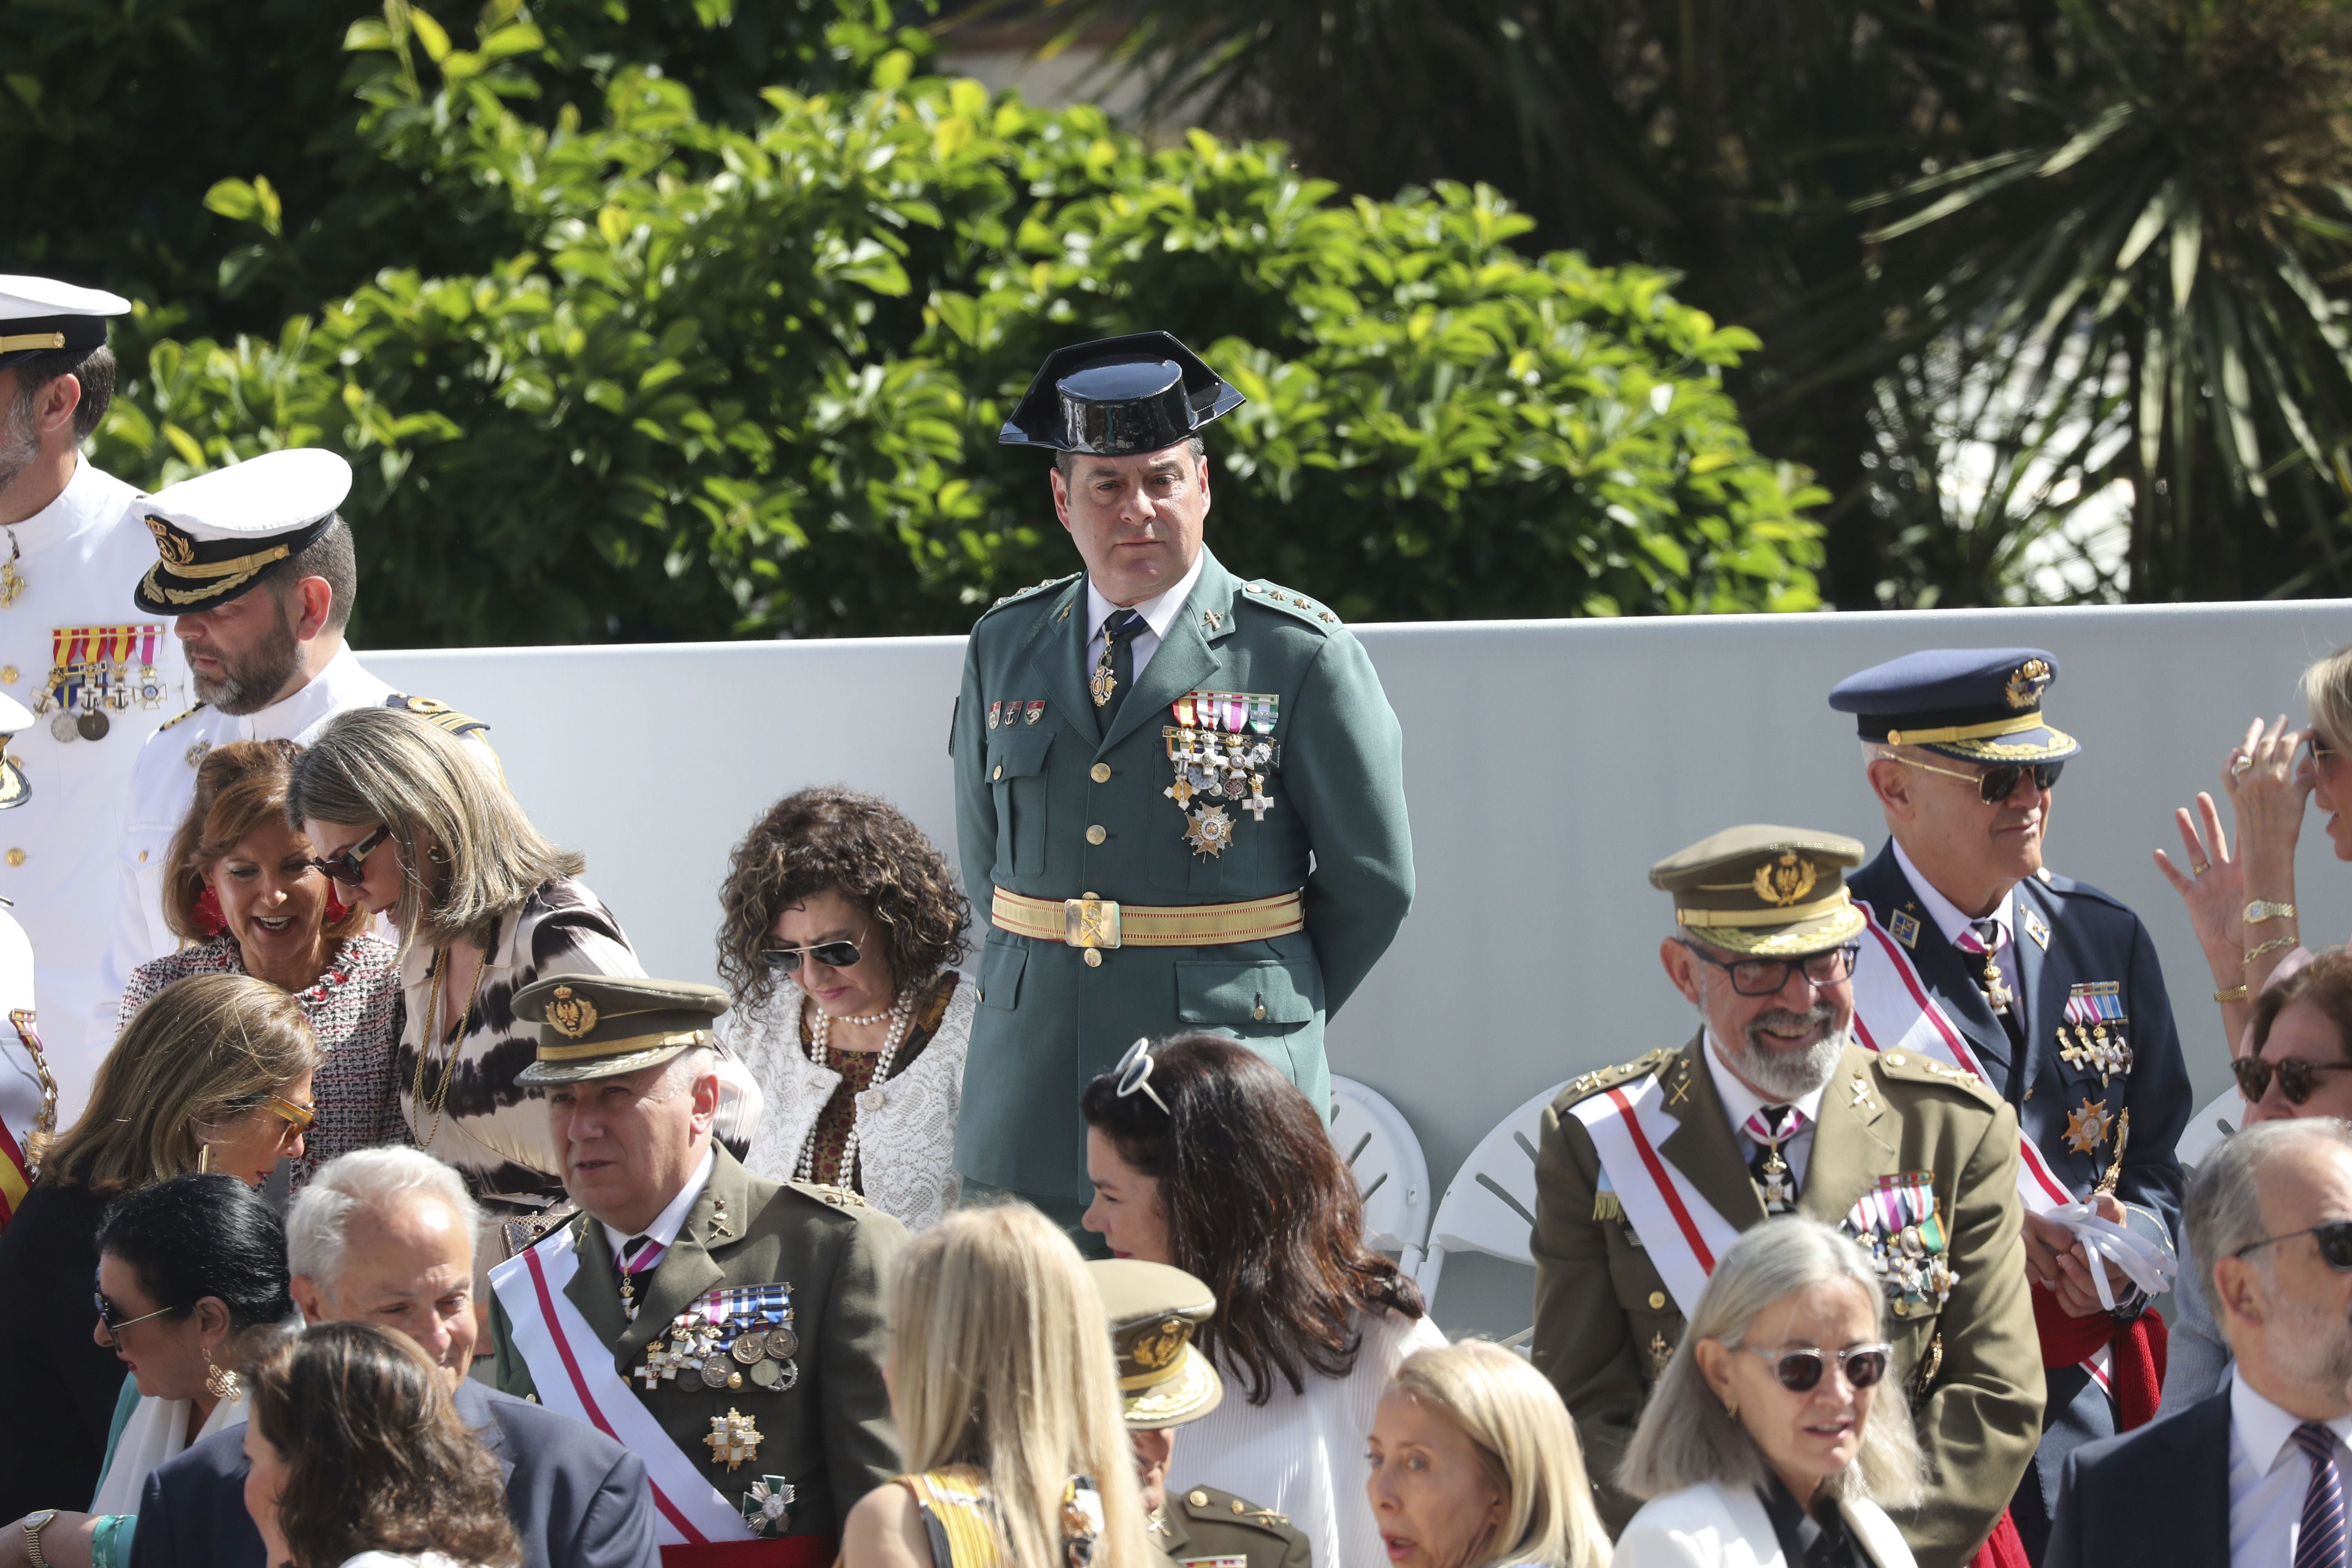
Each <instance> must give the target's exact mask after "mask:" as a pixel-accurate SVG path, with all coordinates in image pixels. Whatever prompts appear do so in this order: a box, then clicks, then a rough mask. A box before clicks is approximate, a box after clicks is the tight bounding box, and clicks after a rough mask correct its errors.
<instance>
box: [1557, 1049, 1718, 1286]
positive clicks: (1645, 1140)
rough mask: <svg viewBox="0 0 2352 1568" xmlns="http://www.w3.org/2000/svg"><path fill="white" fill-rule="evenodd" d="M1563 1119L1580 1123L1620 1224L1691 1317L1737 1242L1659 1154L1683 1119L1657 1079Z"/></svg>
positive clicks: (1579, 1105) (1608, 1092) (1605, 1095)
mask: <svg viewBox="0 0 2352 1568" xmlns="http://www.w3.org/2000/svg"><path fill="white" fill-rule="evenodd" d="M1569 1114H1570V1115H1571V1116H1573V1117H1575V1118H1576V1119H1577V1120H1578V1121H1581V1122H1582V1123H1584V1130H1585V1132H1586V1133H1587V1134H1588V1135H1589V1136H1590V1137H1591V1139H1592V1149H1593V1152H1595V1153H1597V1154H1599V1155H1600V1156H1601V1170H1602V1171H1603V1172H1605V1173H1607V1175H1608V1178H1609V1182H1610V1184H1611V1185H1612V1186H1613V1187H1614V1188H1615V1189H1616V1193H1617V1201H1618V1203H1619V1204H1620V1205H1622V1207H1623V1209H1624V1213H1625V1222H1626V1223H1627V1224H1628V1225H1630V1226H1633V1234H1634V1235H1636V1236H1638V1237H1641V1238H1642V1246H1643V1249H1644V1250H1646V1251H1647V1252H1648V1253H1649V1255H1650V1263H1651V1266H1652V1267H1654V1268H1656V1269H1657V1271H1658V1278H1659V1279H1662V1280H1664V1282H1665V1287H1666V1289H1667V1290H1668V1291H1669V1292H1671V1293H1672V1294H1673V1296H1674V1299H1675V1306H1677V1307H1679V1308H1681V1309H1682V1314H1683V1316H1684V1317H1685V1319H1687V1318H1689V1317H1690V1316H1691V1315H1692V1313H1693V1312H1695V1311H1696V1310H1697V1308H1698V1293H1699V1292H1700V1291H1701V1290H1703V1289H1706V1277H1707V1276H1708V1275H1710V1274H1712V1273H1714V1272H1715V1260H1716V1259H1717V1258H1720V1257H1722V1256H1723V1252H1724V1249H1725V1248H1726V1247H1729V1246H1730V1245H1731V1244H1732V1243H1733V1242H1735V1241H1737V1240H1738V1239H1739V1227H1738V1226H1736V1225H1734V1224H1732V1223H1731V1222H1730V1221H1729V1220H1727V1219H1726V1218H1724V1217H1723V1215H1721V1214H1720V1213H1718V1212H1717V1209H1716V1207H1715V1205H1712V1204H1710V1203H1708V1202H1707V1201H1706V1198H1704V1197H1702V1196H1700V1195H1699V1190H1698V1189H1697V1188H1696V1187H1695V1186H1693V1185H1692V1184H1691V1181H1690V1178H1689V1177H1688V1176H1685V1175H1684V1174H1683V1173H1682V1172H1680V1171H1678V1170H1676V1169H1675V1167H1674V1166H1673V1165H1672V1164H1669V1163H1667V1161H1666V1159H1665V1156H1664V1155H1663V1154H1660V1153H1659V1152H1658V1147H1659V1145H1660V1144H1662V1143H1664V1142H1665V1141H1666V1139H1667V1137H1668V1136H1669V1135H1670V1134H1672V1133H1673V1131H1675V1128H1677V1127H1679V1126H1681V1125H1682V1121H1681V1119H1680V1118H1678V1117H1676V1116H1675V1115H1673V1114H1671V1113H1670V1112H1669V1111H1668V1110H1666V1104H1665V1094H1664V1090H1663V1089H1662V1088H1661V1087H1660V1085H1659V1083H1658V1076H1657V1074H1655V1073H1652V1074H1651V1075H1650V1076H1649V1077H1647V1078H1645V1079H1641V1080H1640V1081H1639V1082H1637V1083H1626V1084H1619V1085H1618V1086H1617V1087H1616V1088H1614V1089H1603V1090H1602V1091H1601V1092H1600V1093H1599V1094H1595V1095H1589V1096H1587V1097H1586V1098H1585V1099H1583V1100H1578V1101H1577V1102H1576V1103H1575V1104H1574V1105H1572V1106H1570V1107H1569Z"/></svg>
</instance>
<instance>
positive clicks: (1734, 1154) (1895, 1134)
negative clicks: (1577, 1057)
mask: <svg viewBox="0 0 2352 1568" xmlns="http://www.w3.org/2000/svg"><path fill="white" fill-rule="evenodd" d="M1861 861H1862V846H1861V845H1860V844H1859V843H1857V842H1855V841H1854V840H1853V839H1851V838H1847V837H1843V836H1841V835H1838V834H1834V833H1812V832H1807V831H1804V830H1802V829H1799V828H1790V827H1769V826H1742V827H1732V828H1727V829H1726V830H1724V831H1723V832H1721V833H1718V834H1716V835H1715V836H1714V837H1710V838H1706V839H1703V840H1701V841H1700V842H1699V843H1696V844H1694V845H1692V846H1691V847H1689V848H1687V849H1685V850H1683V851H1681V852H1680V853H1678V854H1675V855H1672V856H1669V857H1667V858H1665V859H1664V860H1661V861H1659V862H1658V863H1657V864H1656V865H1655V866H1654V867H1652V868H1650V881H1651V884H1652V885H1653V886H1654V887H1657V888H1660V889H1664V890H1665V891H1667V892H1670V893H1672V894H1673V895H1674V900H1675V931H1674V932H1673V933H1672V934H1671V935H1669V936H1668V937H1667V938H1666V939H1665V940H1664V942H1663V943H1662V944H1661V945H1660V947H1659V950H1658V952H1659V958H1660V960H1661V961H1662V962H1663V963H1664V965H1665V970H1666V975H1667V978H1669V979H1670V980H1672V981H1673V982H1674V984H1675V989H1676V990H1677V991H1679V992H1681V993H1682V994H1683V995H1684V997H1685V999H1687V1000H1688V1001H1689V1002H1690V1003H1691V1004H1692V1005H1694V1006H1696V1008H1697V1009H1698V1014H1699V1021H1700V1028H1699V1032H1698V1035H1697V1037H1696V1038H1694V1039H1692V1040H1691V1041H1690V1043H1689V1044H1687V1045H1685V1046H1684V1047H1682V1048H1681V1049H1680V1050H1663V1049H1662V1050H1655V1051H1652V1052H1651V1053H1650V1054H1649V1055H1647V1056H1645V1057H1643V1058H1641V1059H1639V1060H1638V1061H1633V1062H1628V1063H1626V1064H1625V1065H1623V1066H1622V1067H1614V1068H1605V1069H1603V1070H1602V1071H1600V1072H1593V1073H1587V1074H1585V1075H1583V1076H1582V1077H1580V1078H1579V1079H1575V1080H1574V1081H1573V1082H1571V1083H1570V1085H1569V1086H1568V1089H1567V1090H1566V1091H1565V1092H1563V1093H1562V1094H1561V1096H1560V1097H1559V1100H1557V1101H1555V1102H1554V1103H1553V1105H1552V1106H1551V1107H1550V1109H1549V1110H1546V1111H1545V1112H1544V1120H1543V1132H1542V1147H1541V1148H1540V1149H1539V1150H1538V1153H1537V1157H1536V1226H1535V1236H1534V1243H1535V1257H1536V1321H1535V1333H1534V1346H1533V1354H1534V1359H1535V1364H1536V1366H1537V1367H1538V1369H1539V1370H1540V1371H1542V1372H1543V1373H1545V1375H1547V1376H1549V1378H1550V1379H1551V1380H1552V1383H1553V1384H1554V1386H1556V1387H1557V1388H1558V1389H1559V1393H1560V1397H1561V1398H1562V1399H1563V1400H1564V1401H1565V1402H1566V1403H1567V1405H1568V1408H1569V1412H1570V1415H1573V1416H1575V1418H1576V1425H1577V1433H1578V1436H1580V1438H1581V1439H1582V1441H1583V1445H1584V1453H1585V1463H1586V1466H1587V1468H1589V1469H1590V1470H1591V1474H1592V1475H1593V1476H1594V1477H1595V1478H1596V1479H1599V1478H1606V1477H1608V1476H1610V1475H1612V1474H1613V1473H1614V1471H1615V1470H1616V1468H1617V1462H1618V1459H1619V1458H1620V1457H1621V1456H1622V1453H1623V1451H1624V1447H1625V1443H1626V1440H1627V1439H1628V1438H1629V1437H1631V1436H1632V1435H1633V1426H1634V1423H1635V1421H1636V1420H1637V1419H1638V1418H1639V1416H1640V1415H1641V1412H1642V1405H1643V1401H1644V1399H1646V1398H1647V1396H1648V1394H1649V1390H1650V1386H1651V1384H1654V1383H1655V1382H1656V1381H1657V1378H1658V1374H1659V1373H1660V1372H1661V1371H1663V1370H1664V1367H1665V1365H1666V1363H1667V1362H1668V1360H1669V1359H1670V1358H1671V1357H1672V1356H1673V1355H1674V1353H1675V1346H1676V1344H1677V1343H1678V1342H1680V1340H1681V1338H1682V1333H1683V1328H1684V1325H1685V1322H1686V1321H1688V1320H1689V1317H1690V1313H1691V1310H1692V1309H1693V1308H1694V1307H1695V1306H1696V1302H1697V1300H1698V1294H1699V1291H1700V1290H1701V1289H1704V1288H1705V1286H1706V1278H1707V1275H1708V1273H1709V1271H1710V1270H1712V1269H1713V1268H1714V1266H1715V1259H1716V1258H1717V1257H1719V1256H1721V1254H1722V1252H1723V1249H1724V1248H1725V1247H1727V1246H1728V1245H1730V1243H1731V1242H1732V1241H1733V1240H1734V1239H1735V1238H1737V1237H1738V1235H1739V1233H1740V1232H1741V1231H1744V1230H1746V1229H1748V1227H1750V1226H1756V1225H1760V1224H1762V1223H1763V1221H1764V1220H1765V1219H1766V1217H1767V1216H1769V1215H1778V1214H1791V1213H1793V1214H1801V1215H1808V1216H1810V1217H1811V1218H1813V1219H1816V1220H1819V1221H1821V1222H1822V1223H1823V1224H1825V1225H1830V1226H1839V1227H1842V1228H1843V1229H1844V1230H1845V1231H1846V1232H1847V1234H1849V1235H1851V1236H1853V1237H1854V1238H1855V1239H1856V1241H1857V1242H1858V1243H1859V1244H1860V1245H1861V1246H1863V1247H1864V1248H1865V1249H1866V1250H1868V1251H1869V1252H1870V1254H1871V1256H1872V1258H1873V1261H1874V1263H1875V1264H1876V1266H1877V1268H1878V1271H1879V1275H1880V1279H1881V1281H1882V1283H1883V1284H1884V1286H1885V1291H1886V1296H1887V1303H1888V1317H1887V1320H1886V1321H1887V1323H1888V1326H1889V1329H1890V1333H1889V1338H1890V1339H1891V1340H1892V1342H1893V1343H1894V1346H1895V1363H1894V1367H1893V1370H1892V1371H1890V1372H1889V1373H1888V1376H1889V1378H1890V1380H1892V1381H1891V1384H1890V1386H1889V1387H1888V1388H1887V1390H1886V1391H1885V1393H1886V1395H1888V1396H1899V1397H1902V1398H1904V1399H1906V1400H1907V1401H1908V1403H1909V1405H1910V1406H1911V1410H1912V1418H1913V1420H1914V1422H1915V1423H1916V1426H1917V1429H1918V1434H1919V1442H1920V1447H1922V1448H1923V1449H1925V1450H1926V1452H1927V1456H1928V1458H1929V1460H1930V1462H1931V1464H1932V1465H1933V1466H1934V1472H1935V1475H1936V1478H1937V1480H1936V1484H1935V1485H1934V1486H1933V1487H1932V1488H1931V1489H1930V1493H1929V1497H1928V1500H1927V1501H1926V1502H1925V1503H1923V1504H1921V1505H1920V1506H1919V1507H1918V1508H1916V1509H1915V1510H1909V1511H1907V1512H1904V1513H1898V1514H1897V1515H1895V1522H1896V1523H1897V1524H1898V1525H1899V1526H1900V1527H1901V1528H1902V1531H1903V1534H1904V1539H1905V1540H1906V1541H1907V1542H1909V1543H1910V1545H1911V1549H1912V1551H1913V1552H1914V1553H1915V1554H1916V1556H1917V1558H1918V1561H1919V1563H1921V1564H1922V1568H1958V1564H1960V1563H1966V1562H1968V1561H1969V1559H1970V1558H1971V1557H1973V1556H1974V1555H1975V1554H1976V1552H1978V1551H1979V1548H1980V1547H1982V1546H1983V1545H1984V1543H1985V1542H1986V1540H1987V1538H1988V1537H1989V1536H1990V1534H1991V1532H1992V1531H1993V1530H1994V1528H1995V1526H1996V1525H1998V1524H2000V1521H2001V1520H2002V1516H2003V1510H2004V1509H2005V1507H2006V1505H2007V1504H2008V1502H2009V1500H2010V1495H2011V1492H2013V1491H2014V1490H2015V1489H2016V1487H2017V1482H2018V1478H2019V1477H2020V1476H2021V1475H2023V1474H2024V1471H2025V1468H2026V1466H2027V1464H2028V1463H2029V1462H2030V1461H2031V1459H2032V1456H2033V1444H2034V1438H2035V1436H2037V1434H2038V1433H2039V1430H2040V1426H2041V1418H2042V1355H2041V1350H2040V1346H2039V1344H2038V1342H2036V1340H2035V1337H2034V1326H2033V1310H2032V1305H2031V1303H2030V1301H2029V1299H2028V1295H2027V1289H2026V1282H2025V1279H2024V1277H2023V1275H2022V1273H2021V1269H2022V1268H2023V1263H2024V1257H2023V1251H2022V1243H2021V1228H2020V1226H2021V1221H2020V1205H2019V1200H2018V1193H2017V1163H2018V1142H2017V1116H2016V1113H2015V1112H2014V1111H2013V1110H2011V1109H2010V1107H2009V1106H2008V1105H2007V1104H2005V1103H2004V1102H2003V1101H2002V1100H2000V1097H1999V1096H1998V1095H1996V1094H1994V1093H1993V1092H1992V1091H1991V1090H1990V1089H1988V1088H1986V1087H1985V1085H1984V1084H1983V1082H1982V1081H1981V1080H1979V1079H1977V1078H1976V1077H1975V1076H1974V1075H1972V1074H1970V1073H1969V1072H1967V1071H1965V1070H1963V1069H1961V1068H1956V1067H1954V1066H1952V1065H1950V1064H1949V1063H1947V1062H1944V1061H1941V1060H1938V1059H1936V1058H1931V1057H1926V1056H1922V1055H1920V1054H1918V1053H1916V1052H1912V1051H1888V1052H1885V1053H1884V1054H1880V1053H1876V1052H1873V1051H1869V1050H1866V1049H1864V1048H1863V1047H1860V1046H1858V1045H1856V1044H1855V1043H1854V1042H1853V1039H1852V1038H1851V1036H1850V1031H1851V1028H1852V1025H1853V973H1854V965H1855V962H1856V958H1857V955H1858V953H1859V952H1860V939H1861V937H1862V935H1863V924H1864V917H1863V914H1862V911H1861V910H1858V909H1856V908H1855V907H1854V904H1853V900H1852V898H1851V897H1850V896H1849V895H1848V894H1847V892H1846V889H1845V879H1844V878H1845V871H1846V869H1847V868H1849V867H1853V866H1856V865H1859V864H1860V863H1861ZM1599 1501H1600V1503H1601V1512H1602V1515H1603V1517H1604V1518H1605V1519H1606V1520H1607V1521H1608V1523H1609V1526H1610V1529H1611V1531H1612V1534H1613V1533H1614V1532H1615V1531H1618V1530H1621V1529H1622V1528H1623V1526H1624V1524H1625V1521H1627V1520H1628V1519H1629V1518H1630V1517H1631V1516H1632V1514H1633V1509H1634V1506H1635V1505H1634V1503H1633V1500H1631V1499H1629V1498H1627V1497H1625V1496H1623V1495H1622V1494H1621V1493H1619V1492H1617V1491H1616V1490H1614V1489H1612V1488H1611V1487H1609V1486H1608V1485H1606V1484H1605V1482H1604V1484H1602V1485H1601V1487H1600V1488H1599Z"/></svg>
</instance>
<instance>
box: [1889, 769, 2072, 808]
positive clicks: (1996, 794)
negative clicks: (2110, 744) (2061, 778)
mask: <svg viewBox="0 0 2352 1568" xmlns="http://www.w3.org/2000/svg"><path fill="white" fill-rule="evenodd" d="M1897 760H1898V761H1901V762H1904V763H1906V764H1907V765H1908V766H1911V767H1915V768H1917V769H1918V770H1919V771H1920V772H1921V773H1941V774H1943V775H1944V776H1945V777H1946V778H1948V779H1968V780H1969V781H1970V782H1971V783H1973V784H1975V785H1976V786H1977V797H1978V798H1979V800H1982V801H1983V802H1984V803H1985V804H1986V805H2000V803H2001V802H2002V801H2005V800H2007V799H2008V798H2009V797H2010V796H2011V795H2014V794H2016V793H2017V782H2018V780H2020V779H2021V778H2023V777H2025V775H2026V774H2028V773H2032V775H2033V787H2034V788H2035V789H2048V788H2049V787H2050V786H2051V785H2052V784H2056V783H2057V782H2058V775H2059V774H2060V773H2064V772H2065V771H2066V764H2065V763H1999V764H1998V765H1996V766H1993V767H1990V768H1987V769H1985V770H1984V771H1983V772H1982V773H1962V772H1960V770H1959V769H1958V768H1939V767H1937V766H1936V765H1935V764H1934V763H1916V762H1912V761H1911V760H1910V759H1909V758H1907V757H1906V758H1900V759H1897Z"/></svg>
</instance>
